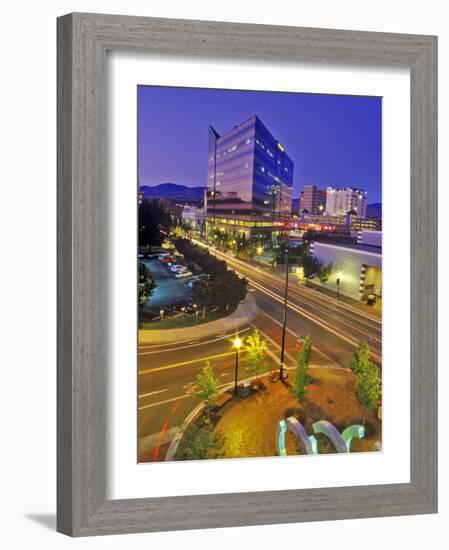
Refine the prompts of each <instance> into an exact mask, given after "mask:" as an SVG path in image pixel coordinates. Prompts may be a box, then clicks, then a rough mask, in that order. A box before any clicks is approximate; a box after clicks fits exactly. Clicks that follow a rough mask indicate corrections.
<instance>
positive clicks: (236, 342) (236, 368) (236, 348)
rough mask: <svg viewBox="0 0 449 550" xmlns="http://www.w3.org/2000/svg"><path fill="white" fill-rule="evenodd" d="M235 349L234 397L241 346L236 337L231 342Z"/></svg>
mask: <svg viewBox="0 0 449 550" xmlns="http://www.w3.org/2000/svg"><path fill="white" fill-rule="evenodd" d="M232 345H233V347H234V349H235V378H234V395H235V396H237V380H238V376H239V349H240V347H241V345H242V341H241V340H240V338H239V337H238V336H236V337H235V338H234V340H233V342H232Z"/></svg>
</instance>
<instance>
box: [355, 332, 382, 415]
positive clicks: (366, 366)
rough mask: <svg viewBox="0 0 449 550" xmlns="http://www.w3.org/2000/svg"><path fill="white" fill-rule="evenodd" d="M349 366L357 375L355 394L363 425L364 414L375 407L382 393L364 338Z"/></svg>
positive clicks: (377, 374)
mask: <svg viewBox="0 0 449 550" xmlns="http://www.w3.org/2000/svg"><path fill="white" fill-rule="evenodd" d="M349 366H350V369H351V370H352V372H353V373H354V374H356V375H357V382H356V386H355V394H356V397H357V401H358V402H359V403H360V405H362V407H363V425H365V414H366V413H367V412H368V413H370V412H371V411H373V410H374V409H375V408H376V407H377V405H378V403H379V400H380V397H381V394H382V383H381V379H380V374H379V369H378V367H377V366H376V365H375V364H374V363H373V362H372V361H371V360H370V358H369V348H368V344H367V343H366V341H365V340H360V342H359V347H358V349H357V351H356V352H355V353H354V356H353V358H352V360H351V363H350V365H349Z"/></svg>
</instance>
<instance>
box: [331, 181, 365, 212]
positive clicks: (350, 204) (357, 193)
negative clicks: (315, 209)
mask: <svg viewBox="0 0 449 550" xmlns="http://www.w3.org/2000/svg"><path fill="white" fill-rule="evenodd" d="M326 191H327V193H326V212H327V214H329V216H341V215H345V214H348V212H350V211H351V210H354V211H355V212H357V215H358V216H360V217H362V218H364V217H365V216H366V196H367V193H366V191H364V190H363V189H355V188H354V187H346V188H345V189H335V188H333V187H328V188H327V190H326Z"/></svg>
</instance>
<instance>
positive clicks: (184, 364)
mask: <svg viewBox="0 0 449 550" xmlns="http://www.w3.org/2000/svg"><path fill="white" fill-rule="evenodd" d="M217 256H219V257H222V258H223V259H225V260H226V262H227V263H228V264H229V266H230V267H231V268H232V269H234V270H235V271H236V272H237V273H239V274H240V275H241V276H244V277H246V278H247V279H248V281H249V291H250V292H252V293H253V294H254V296H255V298H256V302H257V305H258V308H259V313H258V315H257V316H256V318H255V319H254V320H253V321H252V323H251V325H248V326H244V327H242V328H241V329H240V331H239V332H240V336H241V337H242V338H243V337H244V336H246V335H247V334H249V333H250V332H251V331H252V330H254V329H255V328H257V329H258V330H259V331H260V332H261V333H262V336H263V337H264V338H265V339H266V341H267V343H268V350H267V363H268V366H269V368H270V369H275V368H278V366H279V356H280V342H281V334H282V319H283V294H284V284H285V283H284V281H283V280H282V278H281V277H279V276H277V275H274V274H272V273H269V272H267V271H265V270H263V269H258V268H256V267H254V266H249V265H248V264H245V263H244V262H241V261H239V260H236V259H235V258H232V257H229V256H227V255H225V254H222V253H220V252H217ZM298 334H301V335H306V334H310V335H311V337H312V342H313V352H312V363H313V364H314V365H317V366H318V365H319V366H327V367H329V368H347V367H348V365H349V362H350V360H351V357H352V355H353V353H354V350H355V348H356V346H357V344H358V340H359V339H361V338H364V339H366V340H367V342H368V344H369V346H370V349H371V353H372V358H373V360H374V361H375V362H376V363H377V364H379V365H380V364H381V353H382V348H381V335H382V327H381V322H380V320H379V319H376V318H374V317H372V316H370V315H367V314H365V313H364V312H360V311H358V310H355V309H354V308H351V307H350V306H348V305H347V304H343V303H341V302H338V301H336V300H334V299H332V298H329V297H328V296H323V295H321V294H319V293H317V292H315V291H312V290H310V289H308V288H306V287H304V286H302V285H299V284H298V281H297V279H296V278H295V277H294V276H292V277H291V282H290V285H289V294H288V316H287V331H286V356H285V362H286V365H287V367H289V366H293V364H294V362H295V344H296V337H297V335H298ZM233 336H234V333H232V334H221V335H217V336H216V337H213V338H208V339H203V340H201V339H200V340H196V341H190V342H179V343H176V344H170V345H158V346H142V347H139V376H138V392H139V434H140V435H141V438H140V440H139V459H140V460H141V461H157V460H163V456H164V452H165V451H166V448H167V442H169V441H170V440H171V438H172V436H173V434H174V433H175V431H176V427H177V426H178V425H179V424H180V423H181V422H182V420H183V419H184V418H185V417H186V415H187V414H188V413H189V412H190V411H191V410H192V409H193V408H194V407H195V406H196V404H198V403H199V400H198V398H197V397H196V396H195V395H194V393H193V384H194V382H195V379H196V376H197V375H198V373H199V371H200V370H201V368H202V367H203V366H204V365H205V364H206V362H209V364H210V365H211V367H212V368H213V370H214V372H215V374H216V376H217V377H218V378H219V379H220V381H221V383H222V385H226V384H231V383H232V382H233V380H234V368H235V351H234V350H233V348H232V342H231V340H232V337H233ZM239 362H240V368H239V379H240V380H242V379H244V378H247V377H248V376H249V375H248V372H247V371H246V369H245V358H244V352H243V353H241V354H240V361H239Z"/></svg>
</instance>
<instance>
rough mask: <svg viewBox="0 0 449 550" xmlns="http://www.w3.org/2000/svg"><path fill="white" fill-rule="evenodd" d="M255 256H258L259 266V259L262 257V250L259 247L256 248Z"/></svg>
mask: <svg viewBox="0 0 449 550" xmlns="http://www.w3.org/2000/svg"><path fill="white" fill-rule="evenodd" d="M256 252H257V255H258V256H259V265H260V257H261V256H262V252H263V248H262V247H261V246H258V247H257V250H256Z"/></svg>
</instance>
